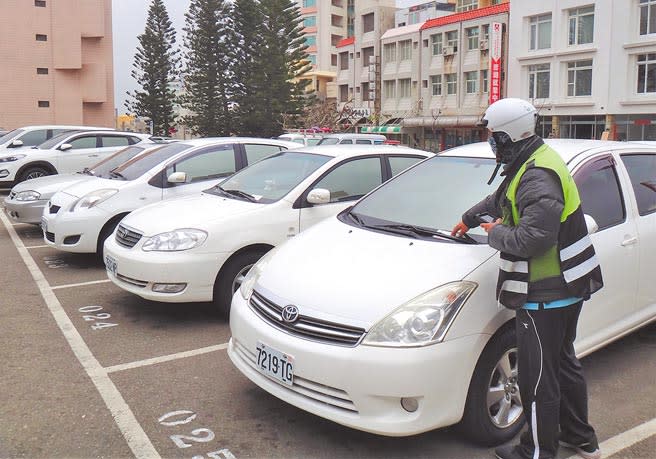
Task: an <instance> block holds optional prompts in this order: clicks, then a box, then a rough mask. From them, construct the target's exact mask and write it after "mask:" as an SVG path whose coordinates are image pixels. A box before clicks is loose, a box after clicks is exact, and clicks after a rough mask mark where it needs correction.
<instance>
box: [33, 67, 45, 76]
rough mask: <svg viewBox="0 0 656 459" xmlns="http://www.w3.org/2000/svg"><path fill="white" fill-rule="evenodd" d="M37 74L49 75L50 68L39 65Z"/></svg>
mask: <svg viewBox="0 0 656 459" xmlns="http://www.w3.org/2000/svg"><path fill="white" fill-rule="evenodd" d="M36 74H37V75H47V74H48V69H47V68H46V67H37V68H36Z"/></svg>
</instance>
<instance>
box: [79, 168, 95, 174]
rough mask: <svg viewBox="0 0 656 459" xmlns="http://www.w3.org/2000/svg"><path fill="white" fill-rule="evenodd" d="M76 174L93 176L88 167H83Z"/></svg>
mask: <svg viewBox="0 0 656 459" xmlns="http://www.w3.org/2000/svg"><path fill="white" fill-rule="evenodd" d="M78 174H86V175H95V174H94V173H93V171H92V170H91V169H89V168H88V167H85V168H84V169H82V170H81V171H80V172H78Z"/></svg>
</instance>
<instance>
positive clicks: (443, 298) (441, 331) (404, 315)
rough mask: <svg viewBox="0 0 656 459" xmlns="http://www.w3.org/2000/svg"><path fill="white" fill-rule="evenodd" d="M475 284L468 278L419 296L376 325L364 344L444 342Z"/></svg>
mask: <svg viewBox="0 0 656 459" xmlns="http://www.w3.org/2000/svg"><path fill="white" fill-rule="evenodd" d="M476 286H477V284H476V283H474V282H469V281H460V282H452V283H450V284H446V285H442V286H441V287H437V288H435V289H433V290H430V291H428V292H426V293H423V294H421V295H419V296H418V297H416V298H415V299H413V300H410V301H408V302H407V303H405V304H403V305H401V306H400V307H398V308H397V309H396V310H394V311H393V312H392V313H391V314H390V315H388V316H387V317H385V318H384V319H383V320H381V321H380V322H378V323H377V324H376V325H374V326H373V327H372V328H371V330H369V333H367V336H366V337H365V339H364V340H363V341H362V344H366V345H370V346H387V347H412V346H426V345H429V344H434V343H438V342H440V341H442V340H443V339H444V335H445V334H446V332H447V330H448V329H449V326H450V325H451V322H453V319H454V318H455V316H456V315H457V314H458V311H459V310H460V308H461V307H462V305H463V304H465V301H467V298H469V295H470V294H471V293H472V292H473V291H474V289H476Z"/></svg>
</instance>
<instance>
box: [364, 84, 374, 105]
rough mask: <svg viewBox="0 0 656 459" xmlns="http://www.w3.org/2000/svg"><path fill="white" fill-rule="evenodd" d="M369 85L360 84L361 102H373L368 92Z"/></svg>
mask: <svg viewBox="0 0 656 459" xmlns="http://www.w3.org/2000/svg"><path fill="white" fill-rule="evenodd" d="M369 91H370V90H369V83H362V100H364V101H367V100H373V99H374V98H373V94H372V93H370V92H369Z"/></svg>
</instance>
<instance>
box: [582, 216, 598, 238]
mask: <svg viewBox="0 0 656 459" xmlns="http://www.w3.org/2000/svg"><path fill="white" fill-rule="evenodd" d="M583 217H584V218H585V226H586V227H587V228H588V234H594V233H596V232H597V231H598V230H599V225H597V222H596V221H595V219H594V218H593V217H592V216H591V215H588V214H584V215H583Z"/></svg>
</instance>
